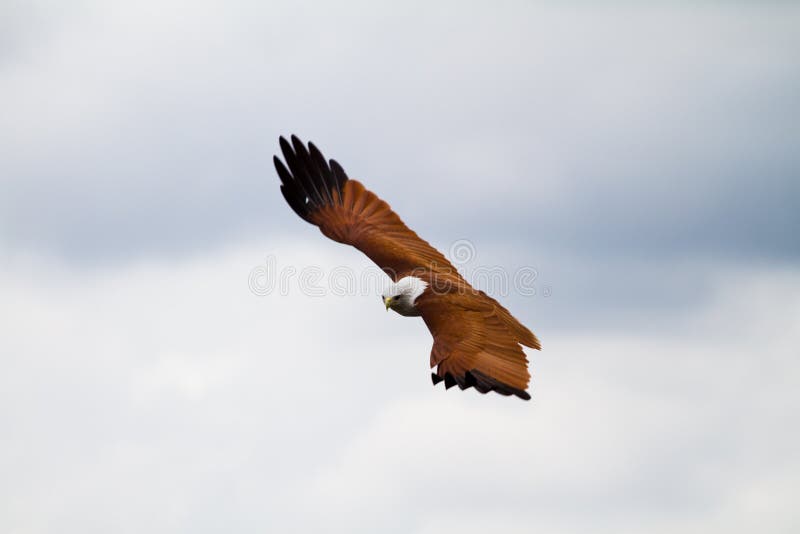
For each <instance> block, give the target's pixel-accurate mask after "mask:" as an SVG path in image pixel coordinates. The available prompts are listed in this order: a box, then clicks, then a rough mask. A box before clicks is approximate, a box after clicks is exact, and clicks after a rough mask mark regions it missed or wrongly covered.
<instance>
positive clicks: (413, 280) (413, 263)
mask: <svg viewBox="0 0 800 534" xmlns="http://www.w3.org/2000/svg"><path fill="white" fill-rule="evenodd" d="M280 147H281V151H282V152H283V158H284V160H285V161H286V164H285V165H284V163H283V161H281V160H280V159H279V158H278V157H277V156H275V158H274V162H275V168H276V169H277V171H278V176H279V177H280V179H281V182H282V185H281V193H283V196H284V198H285V199H286V202H287V203H288V204H289V206H290V207H291V208H292V210H294V212H295V213H297V215H299V216H300V217H301V218H302V219H303V220H305V221H308V222H309V223H311V224H313V225H315V226H317V227H319V229H320V230H321V231H322V233H323V234H324V235H326V236H327V237H329V238H331V239H333V240H334V241H338V242H340V243H345V244H347V245H352V246H354V247H355V248H357V249H358V250H360V251H361V252H363V253H364V254H366V255H367V256H368V257H369V259H371V260H372V261H373V262H375V263H376V264H377V265H378V267H380V268H381V269H382V270H383V271H384V272H385V273H386V274H388V275H389V277H391V279H392V280H393V283H392V284H391V285H390V287H389V288H388V289H387V290H386V291H384V294H383V295H382V299H383V303H384V305H385V306H386V309H387V311H388V310H389V309H392V310H394V311H396V312H397V313H399V314H400V315H404V316H407V317H418V316H421V317H422V320H423V321H425V324H426V325H427V327H428V329H429V330H430V332H431V334H432V335H433V349H432V350H431V356H430V366H431V368H432V369H433V368H434V367H435V369H434V371H433V372H432V373H431V378H432V379H433V384H434V385H436V384H438V383H439V382H442V381H443V382H444V385H445V388H447V389H449V388H451V387H452V386H454V385H458V386H459V387H460V388H461V389H467V388H470V387H474V388H475V389H476V390H478V391H479V392H481V393H486V392H488V391H494V392H497V393H499V394H501V395H516V396H517V397H520V398H522V399H525V400H528V399H530V395H529V394H528V393H527V392H526V391H525V390H526V389H527V388H528V383H529V381H530V373H529V372H528V365H527V364H528V360H527V358H526V357H525V353H524V352H523V350H522V347H521V346H520V345H525V346H527V347H531V348H534V349H537V350H539V349H541V345H540V344H539V340H538V339H536V336H535V335H534V334H533V332H531V331H530V330H528V329H527V328H526V327H525V326H524V325H523V324H522V323H520V322H519V321H518V320H517V319H515V318H514V317H513V316H512V315H511V314H510V313H509V312H508V310H506V309H505V308H504V307H503V306H501V305H500V304H499V303H498V302H497V301H496V300H495V299H493V298H492V297H490V296H489V295H487V294H486V293H484V292H483V291H479V290H476V289H474V288H473V287H472V286H471V285H470V284H469V283H468V282H467V281H466V280H465V279H464V278H463V277H462V276H461V275H460V274H458V272H457V271H456V269H455V267H453V265H452V264H451V263H450V262H449V261H447V259H446V258H445V257H444V256H443V255H442V254H441V253H440V252H439V251H438V250H436V249H435V248H433V247H432V246H431V245H430V244H428V242H426V241H424V240H423V239H421V238H420V237H419V236H418V235H417V234H416V233H414V231H413V230H411V229H410V228H408V227H407V226H406V225H405V224H404V223H403V221H402V220H400V217H398V216H397V214H396V213H395V212H394V211H392V209H391V208H390V207H389V204H387V203H386V202H384V201H383V200H381V199H380V198H378V197H377V195H375V194H374V193H372V192H371V191H369V190H367V189H365V188H364V186H363V185H362V184H361V183H360V182H358V181H356V180H351V179H350V178H348V177H347V174H346V173H345V172H344V169H343V168H342V166H341V165H339V164H338V163H337V162H336V161H335V160H330V161H328V160H326V159H325V158H324V157H323V155H322V153H321V152H320V151H319V149H317V147H316V146H314V144H313V143H309V144H308V147H306V146H305V145H304V144H303V142H302V141H300V140H299V139H298V138H297V137H295V136H292V138H291V143H289V142H288V141H287V140H286V139H284V138H283V137H281V138H280ZM287 167H288V168H287Z"/></svg>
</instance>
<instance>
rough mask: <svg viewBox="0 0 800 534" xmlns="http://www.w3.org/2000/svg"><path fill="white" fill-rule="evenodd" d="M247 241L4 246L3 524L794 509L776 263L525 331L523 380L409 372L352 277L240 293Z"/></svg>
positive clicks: (792, 318)
mask: <svg viewBox="0 0 800 534" xmlns="http://www.w3.org/2000/svg"><path fill="white" fill-rule="evenodd" d="M271 252H273V253H275V254H279V255H280V258H282V259H283V260H284V261H286V262H292V263H294V264H295V265H298V266H301V267H302V266H303V265H309V264H317V265H319V266H321V267H322V268H324V269H329V268H331V267H333V266H335V265H351V266H356V267H363V266H366V265H367V262H366V260H364V261H362V262H359V260H358V259H357V256H356V254H355V253H353V252H352V251H350V250H347V249H340V248H337V247H336V245H335V244H331V246H314V245H311V246H308V247H307V246H306V245H304V244H299V245H288V244H285V243H284V244H281V243H273V246H272V250H271ZM263 254H264V251H263V250H262V248H261V247H260V246H258V245H256V246H253V245H249V246H243V247H233V248H230V249H227V250H222V251H218V252H217V253H216V254H215V255H208V256H205V257H197V258H194V259H184V260H180V261H171V262H166V261H164V262H149V263H140V264H138V265H122V266H118V267H113V268H105V269H103V270H96V271H93V272H86V271H76V270H72V269H71V268H68V267H65V266H63V265H61V264H59V263H57V262H53V261H51V260H48V259H46V258H27V259H24V258H20V257H16V258H12V259H11V260H9V261H7V262H6V263H5V264H4V266H3V270H2V272H1V273H0V291H1V292H2V294H3V300H2V303H1V304H0V321H2V323H3V325H4V335H3V337H2V340H0V353H2V354H3V356H2V359H0V367H1V368H0V406H2V408H0V425H2V427H3V429H4V436H5V438H4V439H3V441H2V442H0V471H2V473H3V477H2V479H1V480H0V502H3V503H4V510H3V513H2V514H0V530H3V531H6V532H34V533H35V532H55V531H61V532H63V531H76V532H77V531H81V532H107V531H109V530H114V531H115V532H141V531H144V530H146V531H149V532H175V531H192V532H196V531H219V530H220V529H225V530H233V531H242V530H247V531H252V530H271V531H272V530H275V531H296V532H309V531H319V530H323V531H334V532H335V531H338V532H354V531H356V532H359V531H363V532H375V531H380V532H421V533H424V532H434V531H436V532H448V531H464V532H477V531H479V530H482V529H485V528H488V527H489V526H494V528H497V527H503V528H504V529H505V530H508V531H510V532H529V531H530V530H531V529H533V530H547V531H549V532H585V531H587V530H590V531H598V532H634V531H637V532H641V531H643V530H646V531H655V532H667V531H675V530H681V531H689V532H750V531H753V530H756V529H761V528H762V527H763V528H768V529H769V530H770V531H773V532H781V531H784V532H790V531H793V530H795V529H796V528H797V525H798V520H799V519H800V518H798V516H797V513H796V511H795V507H794V506H792V504H793V501H794V499H793V494H794V493H796V488H797V486H798V483H800V470H799V468H800V457H798V453H797V451H798V450H800V435H798V432H797V428H798V426H797V422H798V421H797V419H796V413H797V406H798V401H800V396H798V393H797V389H796V384H797V383H798V379H800V365H798V362H797V359H796V346H797V344H798V342H800V339H798V332H800V324H799V321H800V292H798V288H800V283H798V282H800V273H797V271H796V270H787V271H778V270H775V269H771V268H764V269H760V270H753V271H749V272H730V271H728V272H722V273H720V276H719V277H718V278H717V286H716V290H715V292H714V297H713V298H712V299H711V300H710V301H707V302H705V304H704V305H703V306H702V307H701V308H698V309H693V310H685V313H686V314H687V315H688V316H689V317H688V319H685V320H684V321H676V322H675V324H676V325H677V324H682V325H686V324H688V327H684V328H683V329H682V330H681V331H678V330H676V328H672V325H670V324H663V325H661V328H660V330H656V331H655V332H654V333H647V334H644V333H642V332H641V331H629V329H628V328H627V327H626V325H625V324H618V325H616V328H608V326H607V325H606V327H605V332H602V333H600V332H589V331H587V330H586V329H582V330H580V331H569V329H561V330H559V331H557V332H554V333H550V335H548V336H544V335H543V336H542V337H543V341H544V344H545V350H544V351H543V352H542V353H534V354H531V356H532V361H533V370H534V384H535V386H534V390H533V394H534V400H533V401H532V402H530V403H524V402H520V401H517V400H516V399H507V398H502V397H499V396H481V395H478V394H476V393H474V392H472V391H468V392H459V391H455V390H451V391H448V392H445V391H444V390H443V389H441V386H439V387H438V388H433V387H431V385H430V382H429V378H428V372H427V354H428V350H429V346H430V340H429V336H428V333H427V332H426V330H425V328H424V325H423V324H422V323H421V322H420V321H415V320H407V319H404V318H400V317H397V316H396V315H394V314H387V313H385V312H383V310H382V309H381V306H380V302H379V301H378V300H377V298H375V296H374V295H360V296H351V297H335V296H331V295H328V296H327V297H325V298H315V297H308V296H304V295H301V294H299V292H298V291H297V289H296V288H294V290H293V291H292V292H291V294H290V295H288V296H277V295H273V296H268V297H256V296H254V295H253V294H251V293H250V292H249V290H248V285H247V278H248V274H249V272H250V270H251V269H252V267H253V266H254V265H256V264H258V263H260V262H262V261H263ZM288 258H291V260H289V259H288ZM659 320H663V317H659ZM531 326H533V328H534V330H536V326H537V325H536V324H532V325H531ZM498 518H500V519H498Z"/></svg>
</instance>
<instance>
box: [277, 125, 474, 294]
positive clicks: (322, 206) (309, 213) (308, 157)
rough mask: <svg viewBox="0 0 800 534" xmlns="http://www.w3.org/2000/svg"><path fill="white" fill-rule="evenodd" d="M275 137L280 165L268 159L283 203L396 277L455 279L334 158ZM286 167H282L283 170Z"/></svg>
mask: <svg viewBox="0 0 800 534" xmlns="http://www.w3.org/2000/svg"><path fill="white" fill-rule="evenodd" d="M291 140H292V142H291V144H290V143H289V142H288V141H286V139H284V138H283V137H281V139H280V145H281V151H282V152H283V157H284V159H285V160H286V165H284V163H283V162H282V161H281V160H280V159H279V158H278V157H277V156H275V158H274V163H275V169H276V170H277V171H278V176H279V177H280V179H281V182H282V185H281V192H282V193H283V196H284V198H285V199H286V202H287V203H288V204H289V206H290V207H291V208H292V209H293V210H294V211H295V213H297V214H298V215H299V216H300V217H302V218H303V219H304V220H306V221H308V222H310V223H311V224H314V225H316V226H318V227H319V229H320V230H321V231H322V233H323V234H325V235H326V236H327V237H329V238H331V239H333V240H335V241H338V242H340V243H345V244H348V245H353V246H354V247H356V248H357V249H358V250H360V251H361V252H363V253H364V254H366V255H367V256H368V257H369V258H370V259H371V260H372V261H373V262H375V263H376V264H377V265H378V266H379V267H380V268H381V269H383V271H384V272H386V273H387V274H388V275H389V276H391V277H392V278H393V279H395V280H398V279H399V278H402V277H403V276H405V275H408V274H410V273H412V272H414V271H418V270H426V271H435V272H440V273H442V274H443V275H445V276H447V275H452V276H454V277H456V278H459V279H460V276H459V275H458V274H457V271H456V269H455V267H453V265H452V264H451V263H450V262H449V261H447V258H445V257H444V255H442V253H441V252H439V251H438V250H436V249H435V248H433V247H432V246H431V245H430V244H429V243H428V242H427V241H425V240H423V239H422V238H420V237H419V236H418V235H417V234H416V233H415V232H414V231H413V230H411V229H410V228H408V226H406V225H405V223H403V221H402V220H400V217H398V216H397V214H396V213H395V212H394V211H392V209H391V208H390V207H389V204H387V203H386V202H384V201H383V200H381V199H380V198H378V196H377V195H375V194H374V193H373V192H371V191H369V190H367V189H366V188H365V187H364V186H363V185H362V184H361V183H360V182H358V181H356V180H351V179H349V178H348V177H347V174H346V173H345V172H344V169H342V167H341V165H339V164H338V163H337V162H336V161H334V160H330V161H329V162H326V160H325V158H324V157H323V155H322V153H321V152H320V151H319V150H318V149H317V147H316V146H314V144H313V143H309V144H308V148H306V146H305V145H304V144H303V143H302V141H300V140H299V139H298V138H297V137H295V136H292V137H291ZM287 166H288V168H287Z"/></svg>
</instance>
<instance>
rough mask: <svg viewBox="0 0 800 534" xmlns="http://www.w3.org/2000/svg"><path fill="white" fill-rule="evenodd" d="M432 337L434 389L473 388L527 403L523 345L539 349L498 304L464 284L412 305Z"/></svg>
mask: <svg viewBox="0 0 800 534" xmlns="http://www.w3.org/2000/svg"><path fill="white" fill-rule="evenodd" d="M417 307H418V308H419V309H420V311H421V313H422V318H423V320H424V321H425V324H426V325H427V326H428V329H429V330H430V331H431V334H432V335H433V349H431V367H434V366H435V367H436V371H435V372H434V373H432V378H433V383H434V385H436V384H438V383H439V382H441V381H444V383H445V387H447V388H450V387H452V386H454V385H458V386H459V387H460V388H461V389H467V388H469V387H474V388H475V389H477V390H478V391H480V392H481V393H486V392H488V391H495V392H497V393H500V394H501V395H516V396H518V397H520V398H522V399H525V400H528V399H530V395H529V394H528V393H527V392H526V391H525V390H526V389H527V388H528V383H529V381H530V377H531V376H530V373H529V372H528V360H527V358H526V357H525V353H524V352H523V350H522V347H521V346H520V344H522V345H526V346H528V347H531V348H535V349H540V348H541V345H540V344H539V340H538V339H536V336H535V335H534V334H533V333H532V332H531V331H530V330H528V329H527V328H525V326H523V325H522V324H521V323H520V322H519V321H517V320H516V319H515V318H514V317H513V316H512V315H511V314H510V313H509V312H508V310H506V309H505V308H503V307H502V306H501V305H500V304H499V303H497V301H495V300H494V299H492V298H491V297H489V296H488V295H486V294H485V293H483V292H482V291H476V290H475V289H472V288H471V287H470V286H469V285H468V284H466V285H462V286H460V287H454V288H451V289H450V290H449V291H447V292H445V293H436V292H431V293H425V294H423V295H422V296H421V297H420V298H419V299H418V300H417Z"/></svg>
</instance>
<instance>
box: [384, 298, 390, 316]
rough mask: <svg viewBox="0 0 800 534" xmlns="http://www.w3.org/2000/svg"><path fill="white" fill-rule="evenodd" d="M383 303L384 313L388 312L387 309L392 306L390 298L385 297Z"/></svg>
mask: <svg viewBox="0 0 800 534" xmlns="http://www.w3.org/2000/svg"><path fill="white" fill-rule="evenodd" d="M383 303H384V304H385V305H386V311H387V312H388V311H389V308H390V307H391V306H392V297H386V298H385V299H383Z"/></svg>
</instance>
